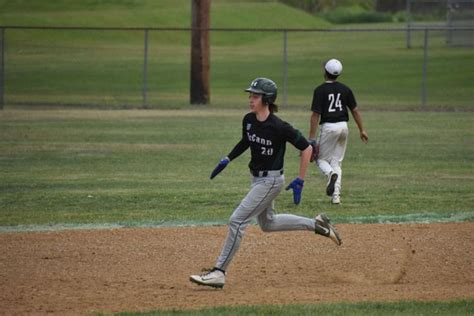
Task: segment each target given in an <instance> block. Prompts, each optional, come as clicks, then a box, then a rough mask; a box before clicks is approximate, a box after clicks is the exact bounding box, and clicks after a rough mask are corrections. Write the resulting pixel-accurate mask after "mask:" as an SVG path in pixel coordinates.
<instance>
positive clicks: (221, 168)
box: [211, 157, 230, 180]
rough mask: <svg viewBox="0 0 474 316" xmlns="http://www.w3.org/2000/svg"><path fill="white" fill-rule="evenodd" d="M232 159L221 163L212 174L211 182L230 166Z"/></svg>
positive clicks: (224, 159)
mask: <svg viewBox="0 0 474 316" xmlns="http://www.w3.org/2000/svg"><path fill="white" fill-rule="evenodd" d="M229 162H230V159H229V158H228V157H225V158H223V159H221V161H219V163H218V164H217V166H216V167H215V168H214V170H212V173H211V180H212V179H214V177H215V176H217V175H218V174H219V173H220V172H221V171H222V170H224V168H225V167H227V165H228V164H229Z"/></svg>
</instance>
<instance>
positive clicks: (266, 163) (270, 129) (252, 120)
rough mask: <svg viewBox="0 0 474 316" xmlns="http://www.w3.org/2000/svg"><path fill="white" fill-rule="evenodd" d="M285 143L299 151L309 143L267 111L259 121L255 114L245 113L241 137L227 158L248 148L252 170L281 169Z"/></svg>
mask: <svg viewBox="0 0 474 316" xmlns="http://www.w3.org/2000/svg"><path fill="white" fill-rule="evenodd" d="M286 142H289V143H291V144H292V145H293V146H295V147H296V148H297V149H299V150H305V149H306V148H307V147H308V146H309V143H308V141H307V140H306V138H304V137H303V135H301V132H300V131H299V130H297V129H294V128H293V127H292V126H291V125H290V124H288V123H287V122H285V121H283V120H281V119H280V118H279V117H277V116H276V115H274V114H273V113H271V114H270V115H269V116H268V118H267V119H266V120H265V121H263V122H260V121H259V120H257V116H256V114H255V113H248V114H246V115H245V116H244V118H243V120H242V139H241V140H240V142H239V143H237V145H235V147H234V149H232V151H231V152H230V153H229V155H228V157H229V159H230V160H233V159H235V158H237V157H238V156H240V155H241V154H242V153H243V152H244V151H246V150H247V148H249V147H250V151H251V157H252V158H251V160H250V163H249V168H250V170H252V171H254V172H255V171H264V170H280V169H283V160H284V156H285V150H286Z"/></svg>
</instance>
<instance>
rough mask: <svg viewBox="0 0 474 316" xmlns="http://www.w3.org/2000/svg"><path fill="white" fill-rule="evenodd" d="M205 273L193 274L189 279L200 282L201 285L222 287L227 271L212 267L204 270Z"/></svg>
mask: <svg viewBox="0 0 474 316" xmlns="http://www.w3.org/2000/svg"><path fill="white" fill-rule="evenodd" d="M203 272H204V273H202V274H200V275H191V276H190V277H189V281H191V282H193V283H196V284H199V285H207V286H211V287H216V288H220V289H222V288H223V287H224V283H225V273H224V272H222V271H220V270H217V269H210V270H204V271H203Z"/></svg>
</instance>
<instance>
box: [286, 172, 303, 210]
mask: <svg viewBox="0 0 474 316" xmlns="http://www.w3.org/2000/svg"><path fill="white" fill-rule="evenodd" d="M303 185H304V180H303V179H300V178H296V179H295V180H293V181H291V183H290V184H289V185H288V186H287V187H286V190H287V191H288V190H289V189H293V202H295V204H300V202H301V191H303Z"/></svg>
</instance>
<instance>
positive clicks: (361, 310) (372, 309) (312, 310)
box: [119, 301, 474, 316]
mask: <svg viewBox="0 0 474 316" xmlns="http://www.w3.org/2000/svg"><path fill="white" fill-rule="evenodd" d="M473 305H474V302H473V301H459V302H397V303H384V304H380V303H357V304H349V303H346V304H318V305H283V306H260V307H253V306H249V307H239V308H231V307H226V308H224V307H222V308H215V309H206V310H201V311H170V312H151V313H121V314H119V315H121V316H132V315H133V316H134V315H163V316H164V315H206V316H208V315H233V316H236V315H308V316H309V315H328V316H332V315H334V316H335V315H353V316H367V315H374V316H379V315H392V316H394V315H404V316H406V315H418V316H420V315H453V316H454V315H470V313H471V312H472V309H473V308H474V306H473Z"/></svg>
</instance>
